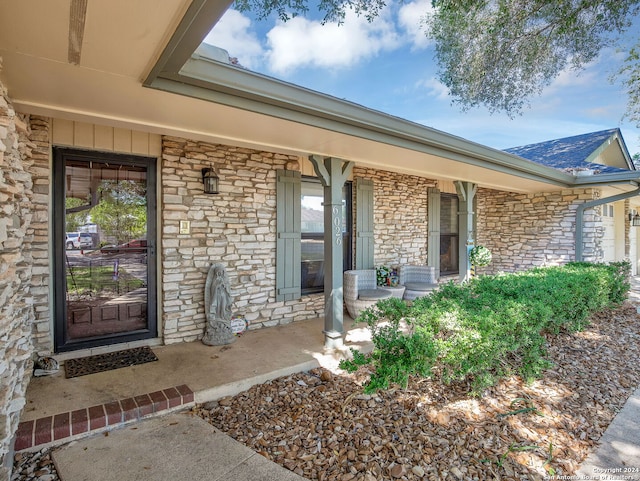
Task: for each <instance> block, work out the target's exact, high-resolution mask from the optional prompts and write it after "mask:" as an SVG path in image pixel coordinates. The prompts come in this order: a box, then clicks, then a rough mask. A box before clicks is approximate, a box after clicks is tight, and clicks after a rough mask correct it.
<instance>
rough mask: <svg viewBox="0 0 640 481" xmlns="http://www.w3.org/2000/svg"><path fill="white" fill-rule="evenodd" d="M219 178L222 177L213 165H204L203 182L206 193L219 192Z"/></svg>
mask: <svg viewBox="0 0 640 481" xmlns="http://www.w3.org/2000/svg"><path fill="white" fill-rule="evenodd" d="M219 180H220V178H219V177H218V175H217V174H216V171H215V169H214V168H213V167H204V168H203V169H202V183H203V184H204V193H205V194H217V193H218V192H219V190H218V181H219Z"/></svg>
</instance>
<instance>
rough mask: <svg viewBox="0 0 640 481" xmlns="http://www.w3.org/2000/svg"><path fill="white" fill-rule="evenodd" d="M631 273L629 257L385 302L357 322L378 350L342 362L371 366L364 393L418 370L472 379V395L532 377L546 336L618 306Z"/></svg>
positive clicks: (543, 363)
mask: <svg viewBox="0 0 640 481" xmlns="http://www.w3.org/2000/svg"><path fill="white" fill-rule="evenodd" d="M629 272H630V265H629V263H628V262H626V263H614V264H609V265H605V264H589V263H570V264H567V265H565V266H562V267H549V268H537V269H532V270H530V271H527V272H522V273H515V274H503V275H496V276H482V277H479V278H477V279H473V280H471V281H470V282H469V283H466V284H463V285H457V284H454V283H449V284H446V285H443V286H441V287H440V288H439V289H438V290H436V291H435V292H434V293H432V294H431V295H429V296H426V297H422V298H418V299H416V300H415V301H414V302H413V303H412V305H411V306H407V305H406V304H405V303H404V302H402V301H401V300H399V299H386V300H384V301H381V302H379V303H378V304H377V305H376V306H375V307H373V308H370V309H367V310H366V311H364V312H363V313H362V314H361V316H360V317H359V318H358V319H357V321H359V322H366V323H367V325H368V327H369V329H370V331H371V334H372V339H373V345H374V349H373V351H372V352H371V353H370V354H368V355H364V354H362V353H359V352H357V351H355V352H354V359H353V360H351V361H343V363H342V364H341V367H343V368H344V369H347V370H352V371H353V370H356V369H357V368H358V366H361V365H365V364H368V365H370V366H371V368H372V370H373V371H372V372H373V373H372V374H371V377H370V379H369V382H368V383H367V385H366V386H365V391H366V392H373V391H376V390H377V389H386V388H388V387H389V385H390V384H392V383H396V384H400V385H402V386H406V385H407V383H408V381H409V377H410V376H413V375H416V376H422V377H432V376H434V375H435V376H438V377H439V378H440V379H442V381H443V382H445V383H449V382H452V381H469V382H470V383H471V386H472V390H473V391H474V392H475V393H480V392H481V391H482V389H484V388H485V387H487V386H490V385H492V384H493V383H495V382H496V380H497V379H499V378H500V377H503V376H509V375H513V374H517V375H520V376H521V377H522V378H524V379H526V380H531V379H534V378H536V377H539V376H540V375H541V373H542V371H543V370H544V369H545V368H546V367H548V365H549V363H548V361H547V360H546V359H545V337H544V335H545V334H553V333H558V332H560V331H561V330H568V331H575V330H579V329H582V328H583V327H584V326H585V325H586V323H587V322H588V318H589V316H590V315H591V314H592V313H593V312H596V311H599V310H602V309H606V308H611V307H613V306H616V305H618V304H620V303H621V302H622V301H624V299H625V298H626V295H627V292H628V291H629V287H630V284H629Z"/></svg>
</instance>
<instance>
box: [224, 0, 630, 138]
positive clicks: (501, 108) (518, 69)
mask: <svg viewBox="0 0 640 481" xmlns="http://www.w3.org/2000/svg"><path fill="white" fill-rule="evenodd" d="M431 3H432V6H433V10H432V12H431V13H430V14H429V15H426V17H425V18H426V19H425V20H424V27H425V34H426V35H428V36H430V37H431V38H433V39H434V41H435V44H436V61H437V63H438V66H439V73H438V75H439V79H440V81H441V82H442V83H443V84H444V85H446V86H447V87H448V88H449V91H450V93H451V95H452V97H453V101H454V103H457V104H458V105H459V106H460V107H461V108H462V109H463V110H466V109H469V108H472V107H476V106H480V105H483V106H485V107H487V108H488V109H489V110H490V111H491V112H505V113H507V114H508V115H510V116H512V117H513V116H515V115H517V114H520V113H522V110H523V109H524V108H525V107H528V106H529V103H530V99H531V98H532V97H534V96H535V95H538V94H540V93H541V91H542V90H543V89H544V88H545V87H546V86H548V85H549V84H550V83H551V82H552V81H553V80H554V79H555V78H556V77H557V76H558V75H559V74H560V73H561V72H563V71H564V70H566V69H575V70H580V69H583V68H584V67H585V66H587V65H588V64H589V63H590V62H592V61H594V60H595V59H596V58H597V57H598V55H599V54H600V53H601V52H602V51H603V49H605V48H607V47H612V46H617V45H618V43H617V42H618V41H619V37H620V35H622V34H623V33H624V32H626V31H627V30H628V29H629V27H630V26H631V21H632V19H633V17H634V16H636V15H637V14H638V12H639V9H640V1H639V0H604V1H603V0H432V2H431ZM385 4H386V2H385V0H320V2H319V4H318V10H319V11H320V12H322V13H324V15H325V16H324V21H325V22H327V21H337V22H339V23H340V22H342V20H344V18H345V13H346V11H347V10H353V11H355V12H356V13H357V14H359V15H364V16H365V17H366V18H367V19H368V20H370V21H371V20H373V18H375V17H376V16H378V15H379V14H380V12H381V10H382V9H383V8H384V7H385ZM236 8H238V9H239V10H240V11H247V10H251V11H253V12H254V13H255V14H256V15H257V16H258V17H259V18H260V19H264V18H267V17H268V16H270V15H271V14H272V13H274V12H275V13H277V15H278V16H279V18H280V19H282V20H283V21H286V20H288V19H290V18H292V17H295V16H297V15H300V14H305V13H307V12H308V11H309V7H308V0H236ZM427 13H428V12H425V14H427ZM617 77H619V78H620V79H621V81H622V83H623V84H624V85H625V86H626V88H627V91H628V94H629V110H628V113H627V116H628V117H629V118H630V119H631V120H633V121H635V122H636V123H637V124H638V125H640V83H639V82H638V80H640V43H638V44H637V46H636V47H634V48H633V49H631V50H630V52H627V61H626V62H625V64H624V67H623V68H622V69H621V70H620V71H619V72H617Z"/></svg>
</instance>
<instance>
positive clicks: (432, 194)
mask: <svg viewBox="0 0 640 481" xmlns="http://www.w3.org/2000/svg"><path fill="white" fill-rule="evenodd" d="M427 195H428V199H427V202H428V206H427V208H428V210H427V215H428V216H429V217H428V218H427V222H428V224H429V238H428V240H427V264H428V265H430V266H433V267H435V268H436V278H439V277H440V190H439V189H437V188H436V187H432V188H429V189H428V190H427Z"/></svg>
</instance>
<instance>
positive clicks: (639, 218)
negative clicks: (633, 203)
mask: <svg viewBox="0 0 640 481" xmlns="http://www.w3.org/2000/svg"><path fill="white" fill-rule="evenodd" d="M631 225H632V226H634V227H640V215H639V214H636V215H634V216H633V219H631Z"/></svg>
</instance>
